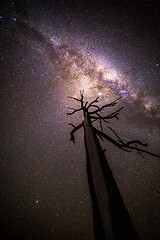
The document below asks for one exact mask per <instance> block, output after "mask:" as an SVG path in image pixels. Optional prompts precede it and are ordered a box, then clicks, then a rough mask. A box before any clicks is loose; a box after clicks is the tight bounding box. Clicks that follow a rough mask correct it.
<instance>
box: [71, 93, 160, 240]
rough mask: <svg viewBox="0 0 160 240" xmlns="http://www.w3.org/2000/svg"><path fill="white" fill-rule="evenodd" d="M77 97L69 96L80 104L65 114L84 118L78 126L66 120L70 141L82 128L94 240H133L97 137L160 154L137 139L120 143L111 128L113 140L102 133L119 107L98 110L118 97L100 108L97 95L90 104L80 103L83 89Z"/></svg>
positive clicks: (133, 235)
mask: <svg viewBox="0 0 160 240" xmlns="http://www.w3.org/2000/svg"><path fill="white" fill-rule="evenodd" d="M80 95H81V98H80V99H78V98H75V97H69V98H70V99H73V100H75V101H77V102H79V103H80V108H79V109H74V108H69V109H70V110H72V112H69V113H67V115H73V114H74V113H76V112H79V111H83V115H84V121H83V122H82V123H80V124H79V125H78V126H74V125H73V124H72V123H69V124H70V125H71V126H72V127H73V130H72V131H71V133H70V135H71V138H70V141H73V142H75V137H74V134H75V132H76V131H78V130H79V129H80V128H82V127H83V128H84V141H85V148H86V155H87V176H88V183H89V189H90V194H91V201H92V210H93V226H94V235H95V239H96V240H102V239H104V240H128V239H130V240H137V239H139V237H138V234H137V232H136V230H135V229H134V226H133V223H132V221H131V218H130V216H129V214H128V212H127V209H126V207H125V205H124V202H123V199H122V197H121V194H120V191H119V188H118V186H117V183H116V181H115V179H114V177H113V174H112V171H111V169H110V167H109V165H108V162H107V160H106V157H105V154H104V150H103V149H102V148H101V145H100V142H99V139H98V137H99V138H100V139H101V140H104V139H107V140H108V141H109V142H111V143H113V144H114V145H115V146H117V147H118V148H120V149H121V150H123V151H127V152H131V151H132V150H135V151H137V152H138V153H139V154H140V155H141V156H143V155H142V153H147V154H150V155H152V156H155V157H160V156H158V155H156V154H154V153H151V152H149V151H147V150H146V149H145V147H147V145H148V144H147V143H146V144H144V143H142V142H141V141H139V140H134V141H129V142H126V143H125V142H124V141H123V140H122V139H121V138H120V136H119V135H118V134H117V133H116V132H115V131H114V130H113V129H112V128H111V127H109V129H110V130H111V131H112V132H113V133H114V135H115V137H116V138H117V139H116V140H115V139H113V138H111V137H110V136H108V135H107V134H106V133H104V132H103V126H102V123H103V122H104V123H109V120H111V119H114V118H116V119H119V113H120V111H121V110H122V109H123V107H121V108H119V109H118V110H116V111H114V112H113V113H111V114H108V115H106V116H102V115H101V113H102V112H103V110H105V109H106V108H110V107H114V106H115V105H116V104H117V102H118V100H119V99H120V98H118V99H116V100H115V101H113V102H111V103H109V104H106V105H104V106H102V107H99V106H98V105H97V103H98V101H99V97H97V98H96V99H95V100H94V101H92V102H91V103H88V102H86V103H85V102H84V96H83V92H82V91H80ZM96 121H97V122H99V124H100V129H101V130H98V129H97V128H95V127H94V126H93V122H96Z"/></svg>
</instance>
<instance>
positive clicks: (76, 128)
mask: <svg viewBox="0 0 160 240" xmlns="http://www.w3.org/2000/svg"><path fill="white" fill-rule="evenodd" d="M69 125H71V126H72V127H73V130H72V131H71V132H70V135H71V138H70V141H73V142H75V137H74V133H75V132H76V131H78V130H79V129H80V128H81V127H83V126H84V123H83V122H82V123H81V124H79V125H78V126H76V127H75V126H74V125H73V124H72V123H69Z"/></svg>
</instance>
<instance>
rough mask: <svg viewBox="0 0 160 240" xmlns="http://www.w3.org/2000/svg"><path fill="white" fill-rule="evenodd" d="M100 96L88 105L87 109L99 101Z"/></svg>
mask: <svg viewBox="0 0 160 240" xmlns="http://www.w3.org/2000/svg"><path fill="white" fill-rule="evenodd" d="M98 99H99V97H97V98H96V99H95V100H93V101H92V102H91V103H90V104H89V105H88V107H87V110H88V109H89V108H90V107H91V106H92V104H93V103H96V102H99V100H98Z"/></svg>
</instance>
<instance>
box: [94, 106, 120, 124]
mask: <svg viewBox="0 0 160 240" xmlns="http://www.w3.org/2000/svg"><path fill="white" fill-rule="evenodd" d="M122 109H123V107H121V108H120V109H118V110H117V111H115V112H113V113H111V114H110V115H107V116H105V117H102V116H101V115H100V114H98V112H96V115H97V116H98V117H96V116H90V118H91V119H97V120H98V119H101V120H103V121H104V122H106V123H109V122H108V121H107V119H111V118H116V119H119V118H118V115H119V112H120V111H121V110H122Z"/></svg>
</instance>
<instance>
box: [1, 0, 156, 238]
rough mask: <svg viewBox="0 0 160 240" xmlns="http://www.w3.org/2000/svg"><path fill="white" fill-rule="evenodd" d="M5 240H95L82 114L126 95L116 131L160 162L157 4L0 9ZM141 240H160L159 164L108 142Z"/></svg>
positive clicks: (30, 4) (20, 4) (92, 0)
mask: <svg viewBox="0 0 160 240" xmlns="http://www.w3.org/2000/svg"><path fill="white" fill-rule="evenodd" d="M0 48H1V52H0V107H1V116H0V123H1V140H0V145H1V151H0V188H1V194H0V201H1V202H0V221H1V229H2V232H1V233H0V239H2V240H13V239H16V240H21V239H22V240H83V239H87V240H93V237H94V236H93V223H92V207H91V199H90V193H89V188H88V182H87V173H86V155H85V148H84V135H83V129H81V130H79V131H78V132H77V133H76V135H75V137H76V143H75V144H73V143H72V142H70V141H69V139H70V131H71V130H72V127H71V126H70V125H69V123H70V122H71V123H73V124H75V125H76V124H79V123H81V122H82V120H83V116H82V113H76V114H75V115H72V116H67V115H66V112H68V109H67V107H68V106H70V107H77V108H79V105H78V102H74V101H73V100H71V99H69V98H67V96H73V97H74V96H76V97H79V91H80V90H84V97H85V100H86V101H91V100H93V99H95V98H96V97H97V96H100V103H99V105H103V104H106V103H109V102H111V101H113V100H115V99H116V98H118V97H120V96H121V97H122V98H121V99H120V100H119V102H118V104H117V105H116V106H115V107H114V108H113V109H110V112H112V110H113V111H115V110H117V109H118V108H120V107H122V106H123V107H124V109H123V110H122V111H121V113H120V119H119V120H116V119H113V120H112V121H111V123H110V124H106V125H104V131H105V132H106V133H107V134H108V135H109V136H111V137H113V138H115V136H114V135H113V132H111V131H110V130H109V129H108V126H111V127H112V128H113V129H114V130H115V131H116V132H117V133H118V134H119V135H120V136H121V138H122V139H124V141H129V140H133V139H134V140H135V139H136V140H137V139H139V140H141V141H142V142H144V143H146V142H148V143H149V146H148V150H149V151H151V152H154V153H156V154H159V155H160V148H159V147H160V145H159V139H160V81H159V79H160V7H159V6H158V4H156V2H155V1H151V0H148V1H147V0H146V1H134V0H132V1H128V0H126V1H125V0H123V1H118V0H117V1H116V0H109V1H107V0H106V1H101V0H99V1H96V0H88V1H85V0H84V1H76V0H70V1H65V0H61V1H37V0H34V1H33V0H21V1H13V0H10V1H3V3H2V5H1V6H0ZM102 145H103V147H104V148H106V157H107V159H108V162H109V165H110V167H111V169H112V172H113V174H114V177H115V179H116V181H117V183H118V186H119V188H120V191H121V194H122V196H123V199H124V202H125V205H126V207H127V209H128V212H129V214H130V216H131V218H132V220H133V223H134V225H135V228H136V230H137V231H138V233H139V235H140V237H141V239H142V240H158V239H160V214H159V213H160V190H159V189H160V178H159V175H160V159H159V158H156V157H153V156H150V155H147V154H144V158H143V157H141V156H140V155H139V154H138V153H136V152H132V153H126V152H124V151H122V150H120V149H118V148H116V147H115V146H113V145H112V144H111V143H108V142H107V141H105V142H103V143H102Z"/></svg>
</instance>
